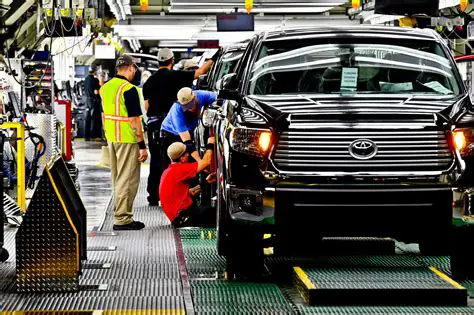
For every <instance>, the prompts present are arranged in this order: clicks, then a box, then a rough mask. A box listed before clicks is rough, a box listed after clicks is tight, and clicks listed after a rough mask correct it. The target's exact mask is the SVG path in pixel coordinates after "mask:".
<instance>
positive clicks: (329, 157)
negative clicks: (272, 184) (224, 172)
mask: <svg viewBox="0 0 474 315" xmlns="http://www.w3.org/2000/svg"><path fill="white" fill-rule="evenodd" d="M359 139H368V140H371V141H372V142H373V143H375V145H376V147H377V149H378V151H377V153H376V155H375V156H373V157H372V158H370V159H367V160H361V159H356V158H355V157H353V156H352V155H351V154H350V153H349V147H350V145H351V143H353V142H354V141H356V140H359ZM273 161H274V163H275V165H276V166H277V168H278V169H280V170H282V171H304V172H326V171H327V172H416V171H442V170H447V169H448V168H449V167H450V165H451V164H452V161H453V155H452V152H451V150H450V148H449V146H448V141H447V139H446V136H445V134H444V132H442V131H424V130H423V131H421V130H396V131H395V130H394V131H389V130H387V129H385V130H384V131H381V130H366V131H365V130H360V129H358V130H357V131H347V129H346V130H331V131H314V130H298V131H292V130H291V131H284V132H282V133H281V135H280V139H279V142H278V144H277V147H276V151H275V154H274V156H273Z"/></svg>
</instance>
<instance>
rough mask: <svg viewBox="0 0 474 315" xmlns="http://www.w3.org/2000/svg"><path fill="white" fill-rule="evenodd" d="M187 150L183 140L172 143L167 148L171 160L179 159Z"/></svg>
mask: <svg viewBox="0 0 474 315" xmlns="http://www.w3.org/2000/svg"><path fill="white" fill-rule="evenodd" d="M184 152H186V145H185V144H184V143H182V142H174V143H172V144H171V145H170V146H169V147H168V150H167V153H168V157H169V158H170V160H171V161H174V160H177V159H179V158H180V157H181V156H182V155H183V154H184Z"/></svg>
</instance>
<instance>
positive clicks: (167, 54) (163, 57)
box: [158, 48, 174, 61]
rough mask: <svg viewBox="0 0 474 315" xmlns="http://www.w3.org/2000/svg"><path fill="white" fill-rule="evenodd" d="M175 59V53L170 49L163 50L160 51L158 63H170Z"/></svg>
mask: <svg viewBox="0 0 474 315" xmlns="http://www.w3.org/2000/svg"><path fill="white" fill-rule="evenodd" d="M172 58H174V54H173V51H172V50H171V49H169V48H161V49H160V50H159V51H158V61H168V60H170V59H172Z"/></svg>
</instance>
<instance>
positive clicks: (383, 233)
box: [204, 26, 474, 272]
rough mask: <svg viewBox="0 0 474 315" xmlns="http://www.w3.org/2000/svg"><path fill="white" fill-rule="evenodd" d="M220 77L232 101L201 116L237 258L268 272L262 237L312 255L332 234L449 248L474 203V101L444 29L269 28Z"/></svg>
mask: <svg viewBox="0 0 474 315" xmlns="http://www.w3.org/2000/svg"><path fill="white" fill-rule="evenodd" d="M216 87H217V90H218V91H219V98H220V99H221V100H222V106H220V107H216V108H214V109H212V108H211V109H208V112H207V113H206V114H205V115H204V117H205V121H204V123H205V124H207V125H212V126H213V128H214V130H215V133H216V142H217V149H216V159H217V169H218V170H217V180H218V182H217V183H218V184H217V186H218V188H217V212H218V224H217V229H218V233H217V234H218V251H219V253H220V254H221V255H225V256H226V258H227V263H228V269H229V270H234V269H235V268H247V267H248V269H249V270H254V271H256V272H259V270H261V267H263V250H262V248H263V247H273V249H274V253H275V254H279V255H315V254H317V253H318V247H319V245H320V242H321V240H322V238H323V237H390V238H394V239H396V240H398V241H402V242H409V243H419V245H420V251H421V253H422V254H427V255H436V254H449V248H450V242H451V231H452V222H453V216H454V217H462V216H463V215H464V214H466V213H465V212H467V211H468V210H469V208H470V204H469V200H470V198H469V191H470V190H469V187H470V186H471V185H472V180H473V176H472V165H471V162H472V161H471V159H472V155H473V152H472V148H473V143H474V142H473V141H474V138H473V129H472V128H474V114H473V112H472V104H471V101H470V98H469V95H468V91H467V89H466V87H465V85H464V83H463V82H462V79H461V77H460V74H459V72H458V69H457V67H456V64H455V62H454V59H453V57H452V55H451V53H450V51H449V48H448V47H447V46H446V44H445V43H444V41H443V39H442V38H441V37H440V36H439V35H438V34H437V33H436V32H434V31H432V30H420V29H407V28H395V27H358V28H357V27H352V26H351V27H350V28H349V27H347V28H344V27H341V28H304V29H283V30H278V31H271V32H265V33H262V34H259V35H256V36H255V37H254V38H253V39H252V40H251V41H250V42H249V43H248V45H247V48H246V50H245V51H244V53H243V56H242V57H241V59H240V61H239V63H238V65H237V67H236V69H235V73H230V74H227V75H225V76H224V77H223V78H222V80H220V81H219V82H217V84H216ZM454 210H456V211H454ZM264 234H270V235H271V237H270V238H268V239H266V240H264V239H263V235H264Z"/></svg>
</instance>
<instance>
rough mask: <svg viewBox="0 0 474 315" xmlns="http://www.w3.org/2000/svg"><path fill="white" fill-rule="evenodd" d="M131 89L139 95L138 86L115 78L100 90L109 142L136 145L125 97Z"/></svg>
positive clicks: (106, 134)
mask: <svg viewBox="0 0 474 315" xmlns="http://www.w3.org/2000/svg"><path fill="white" fill-rule="evenodd" d="M131 89H137V92H138V93H139V91H138V88H137V87H136V86H134V85H133V84H131V83H129V82H128V81H126V80H123V79H120V78H113V79H112V80H110V81H109V82H107V83H106V84H105V85H104V86H103V87H102V88H101V89H100V95H101V97H102V110H103V118H104V129H105V136H106V138H107V140H108V141H112V142H123V143H136V138H135V133H134V132H133V128H132V124H131V118H129V117H128V111H127V107H126V105H125V99H124V96H123V95H124V93H125V92H126V91H128V90H131Z"/></svg>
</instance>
